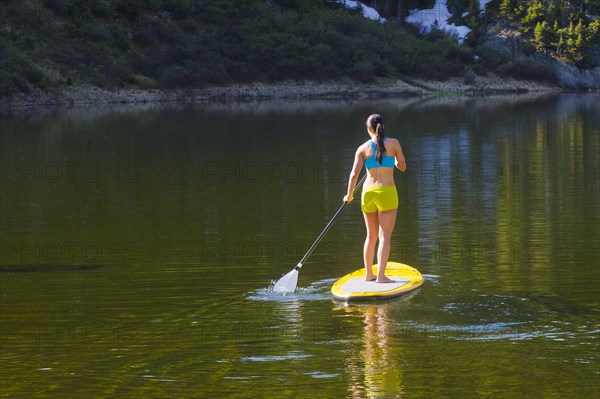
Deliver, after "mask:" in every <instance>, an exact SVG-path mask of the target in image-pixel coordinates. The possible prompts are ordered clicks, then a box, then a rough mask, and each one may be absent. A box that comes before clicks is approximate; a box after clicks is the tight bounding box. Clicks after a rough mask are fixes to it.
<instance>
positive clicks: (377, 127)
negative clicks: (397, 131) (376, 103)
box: [367, 114, 386, 165]
mask: <svg viewBox="0 0 600 399" xmlns="http://www.w3.org/2000/svg"><path fill="white" fill-rule="evenodd" d="M367 127H370V128H371V129H373V131H374V132H375V133H376V134H377V148H376V151H375V159H376V160H377V163H378V164H379V165H381V161H382V160H383V156H384V155H385V153H386V150H385V144H383V139H384V137H385V132H384V131H383V118H382V117H381V115H379V114H373V115H371V116H369V118H368V119H367Z"/></svg>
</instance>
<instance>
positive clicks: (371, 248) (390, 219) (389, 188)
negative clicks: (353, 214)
mask: <svg viewBox="0 0 600 399" xmlns="http://www.w3.org/2000/svg"><path fill="white" fill-rule="evenodd" d="M367 133H368V134H369V136H370V137H371V139H370V140H368V141H367V142H366V143H364V144H363V145H361V146H360V147H358V149H357V150H356V154H355V155H354V165H353V166H352V171H351V172H350V178H349V179H348V192H347V194H346V195H345V196H344V202H351V201H352V200H353V199H354V198H353V197H352V193H353V192H354V187H355V186H356V180H357V179H358V175H359V173H360V170H361V169H362V167H363V165H364V166H365V168H366V169H367V178H366V180H365V183H364V185H363V189H362V195H361V209H362V212H363V215H364V219H365V225H366V227H367V238H366V240H365V246H364V248H363V261H364V265H365V270H366V275H365V280H366V281H374V280H375V281H377V282H378V283H391V282H393V280H391V279H389V278H388V277H386V276H385V268H386V266H387V262H388V259H389V257H390V239H391V236H392V231H394V225H395V223H396V213H397V211H398V192H397V191H396V184H395V183H394V168H398V169H400V170H401V171H402V172H404V171H405V170H406V160H405V159H404V155H403V154H402V147H400V142H398V140H396V139H393V138H391V137H385V132H384V130H383V118H382V117H381V115H379V114H373V115H371V116H369V118H368V119H367ZM377 239H379V246H378V248H377V263H378V265H379V268H378V270H377V276H375V274H373V258H374V256H375V246H376V244H377Z"/></svg>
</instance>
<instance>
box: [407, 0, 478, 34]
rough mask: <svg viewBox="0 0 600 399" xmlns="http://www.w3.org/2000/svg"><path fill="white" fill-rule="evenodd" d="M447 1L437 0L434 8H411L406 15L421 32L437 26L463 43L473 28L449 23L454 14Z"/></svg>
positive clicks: (429, 30) (409, 21) (408, 20)
mask: <svg viewBox="0 0 600 399" xmlns="http://www.w3.org/2000/svg"><path fill="white" fill-rule="evenodd" d="M484 1H485V0H484ZM446 3H447V1H446V0H436V2H435V4H434V6H433V8H430V9H426V10H410V14H409V15H408V16H407V17H406V22H408V23H409V24H412V25H415V26H418V27H419V28H420V30H421V33H429V32H431V29H432V28H434V27H436V28H437V29H440V30H442V31H444V32H446V33H448V34H450V35H452V36H456V38H457V39H458V42H459V43H462V42H463V41H464V40H465V38H466V37H467V35H468V34H469V33H470V32H471V28H469V27H467V26H462V25H461V26H456V25H455V24H453V23H452V24H449V23H448V19H450V17H452V14H451V13H450V11H448V6H447V4H446ZM480 5H481V3H480Z"/></svg>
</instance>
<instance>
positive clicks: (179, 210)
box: [0, 95, 600, 398]
mask: <svg viewBox="0 0 600 399" xmlns="http://www.w3.org/2000/svg"><path fill="white" fill-rule="evenodd" d="M373 112H379V113H381V114H383V116H384V118H385V121H386V128H387V132H388V134H389V135H390V136H393V137H398V138H399V139H400V141H401V143H402V145H403V149H404V152H405V155H406V157H407V160H408V172H407V173H406V174H404V175H400V174H398V175H397V180H396V183H397V186H398V191H399V195H400V203H401V205H400V209H399V212H398V221H397V224H396V226H397V227H396V231H395V233H394V235H393V242H392V256H391V259H392V260H396V261H401V262H404V263H408V264H411V265H413V266H415V267H417V268H418V269H419V270H420V271H421V272H422V273H423V274H424V275H425V276H426V282H425V284H424V286H423V287H422V288H421V289H420V290H419V291H418V292H416V293H415V294H413V295H411V296H410V297H408V298H404V299H401V300H396V301H392V302H387V303H369V304H364V305H354V304H351V305H346V304H343V303H338V302H335V301H333V300H332V297H331V295H330V293H329V288H330V286H331V284H332V283H333V282H334V281H335V279H336V278H338V277H340V276H342V275H343V274H346V273H348V272H350V271H353V270H355V269H358V268H359V267H360V266H361V261H360V259H361V246H362V240H363V239H364V226H363V222H362V218H361V215H360V212H359V209H358V204H357V203H354V204H352V205H351V206H350V207H348V209H346V211H345V212H344V213H343V214H342V215H341V217H340V218H339V220H338V221H337V222H336V225H335V226H334V227H333V228H332V230H331V231H330V232H329V233H328V235H327V236H326V238H325V240H324V241H323V242H322V243H321V244H320V246H319V247H318V248H317V251H316V252H315V253H314V254H313V255H312V256H311V258H309V260H308V261H307V262H306V264H305V266H304V268H303V269H302V271H301V273H300V281H299V288H300V289H299V291H298V292H297V293H296V294H294V295H288V296H278V295H275V294H273V293H270V292H269V291H268V287H269V284H270V282H271V280H274V279H277V278H279V277H280V276H281V275H282V274H284V273H287V272H288V271H290V270H291V268H292V267H293V266H294V265H295V264H296V263H297V261H298V260H299V259H300V258H301V257H302V255H303V254H304V252H305V251H306V250H307V249H308V247H309V246H310V245H311V244H312V242H313V240H314V239H315V238H316V236H317V235H318V234H319V232H320V231H321V229H322V228H323V227H324V226H325V224H326V223H327V221H329V219H330V218H331V216H332V215H333V214H334V213H335V211H336V210H337V208H338V207H339V206H340V204H341V199H342V196H343V194H344V193H345V185H346V176H347V174H348V172H349V170H350V167H351V164H352V156H353V153H354V151H355V148H356V147H357V146H358V145H359V144H361V143H362V142H364V141H366V139H367V136H366V133H365V131H364V127H363V126H364V120H365V118H366V117H367V116H368V115H369V114H370V113H373ZM0 128H1V133H0V155H1V159H0V160H1V165H2V170H1V179H2V180H1V183H2V186H1V192H0V194H1V197H0V201H1V202H0V205H1V208H0V217H1V224H0V234H1V236H0V240H1V253H0V256H1V258H0V267H1V268H0V288H1V303H0V305H1V307H0V309H1V314H0V322H1V330H0V331H1V336H0V338H1V341H0V344H1V347H0V348H1V353H0V360H1V367H0V393H1V395H2V396H6V397H15V398H32V397H55V398H67V397H82V398H83V397H85V398H91V397H144V398H149V397H150V398H184V397H207V398H209V397H210V398H213V397H236V398H237V397H240V398H262V397H269V398H289V397H297V398H306V397H311V396H312V397H319V398H325V397H330V398H342V397H357V398H365V397H374V398H389V397H402V398H420V397H423V398H431V397H436V398H441V397H452V398H454V397H456V398H478V397H493V398H515V397H532V398H538V397H539V398H541V397H544V398H592V397H597V395H598V393H599V392H600V386H599V384H600V383H599V381H600V360H599V353H600V352H599V350H600V342H599V335H600V299H599V297H600V268H599V265H598V263H599V257H600V249H599V242H600V205H599V194H600V192H599V191H600V188H599V187H600V183H599V181H600V163H599V153H600V97H598V96H597V95H562V96H557V97H546V98H529V97H508V98H481V99H478V100H477V101H467V100H459V99H448V98H445V99H433V100H430V101H416V100H393V101H391V100H390V101H385V102H371V103H369V102H362V103H306V104H288V105H285V104H283V105H278V106H244V107H228V106H221V107H210V108H196V109H170V110H169V109H166V110H158V109H149V110H143V109H142V110H137V111H133V110H129V111H127V110H125V111H124V110H95V111H81V110H80V111H65V112H56V113H54V112H53V113H47V114H44V115H36V116H33V117H29V118H24V117H12V118H8V117H3V118H2V120H1V121H0Z"/></svg>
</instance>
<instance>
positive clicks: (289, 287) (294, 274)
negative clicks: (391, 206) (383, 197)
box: [273, 173, 367, 293]
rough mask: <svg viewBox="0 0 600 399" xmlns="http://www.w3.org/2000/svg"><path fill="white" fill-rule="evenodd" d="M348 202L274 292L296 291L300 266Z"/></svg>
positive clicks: (356, 189) (361, 180)
mask: <svg viewBox="0 0 600 399" xmlns="http://www.w3.org/2000/svg"><path fill="white" fill-rule="evenodd" d="M366 177H367V174H366V173H365V174H364V176H363V177H362V178H361V179H360V181H359V182H358V183H357V184H356V187H355V188H354V192H353V193H352V196H354V194H356V191H358V187H360V185H361V184H363V182H364V181H365V178H366ZM348 204H349V203H348V202H344V203H343V204H342V206H340V209H338V211H337V212H336V213H335V215H333V218H331V220H330V221H329V223H327V226H325V229H323V231H322V232H321V234H319V236H318V237H317V239H316V240H315V242H314V243H313V245H312V246H311V247H310V248H309V249H308V252H306V254H305V255H304V257H303V258H302V259H301V260H300V262H298V264H297V265H296V267H294V268H293V269H292V271H291V272H289V273H288V274H286V275H285V276H283V277H281V278H280V279H279V280H277V282H276V283H275V285H274V286H273V292H279V293H286V292H294V291H296V286H297V285H298V273H299V270H300V268H301V267H302V265H303V264H304V262H305V261H306V259H307V258H308V257H309V256H310V254H311V253H312V251H314V249H315V248H316V247H317V245H318V244H319V242H320V241H321V239H323V237H324V236H325V234H326V233H327V231H328V230H329V228H330V227H331V225H332V224H333V222H334V221H335V219H337V217H338V215H339V214H340V213H341V212H342V211H343V210H344V208H345V207H346V205H348Z"/></svg>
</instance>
